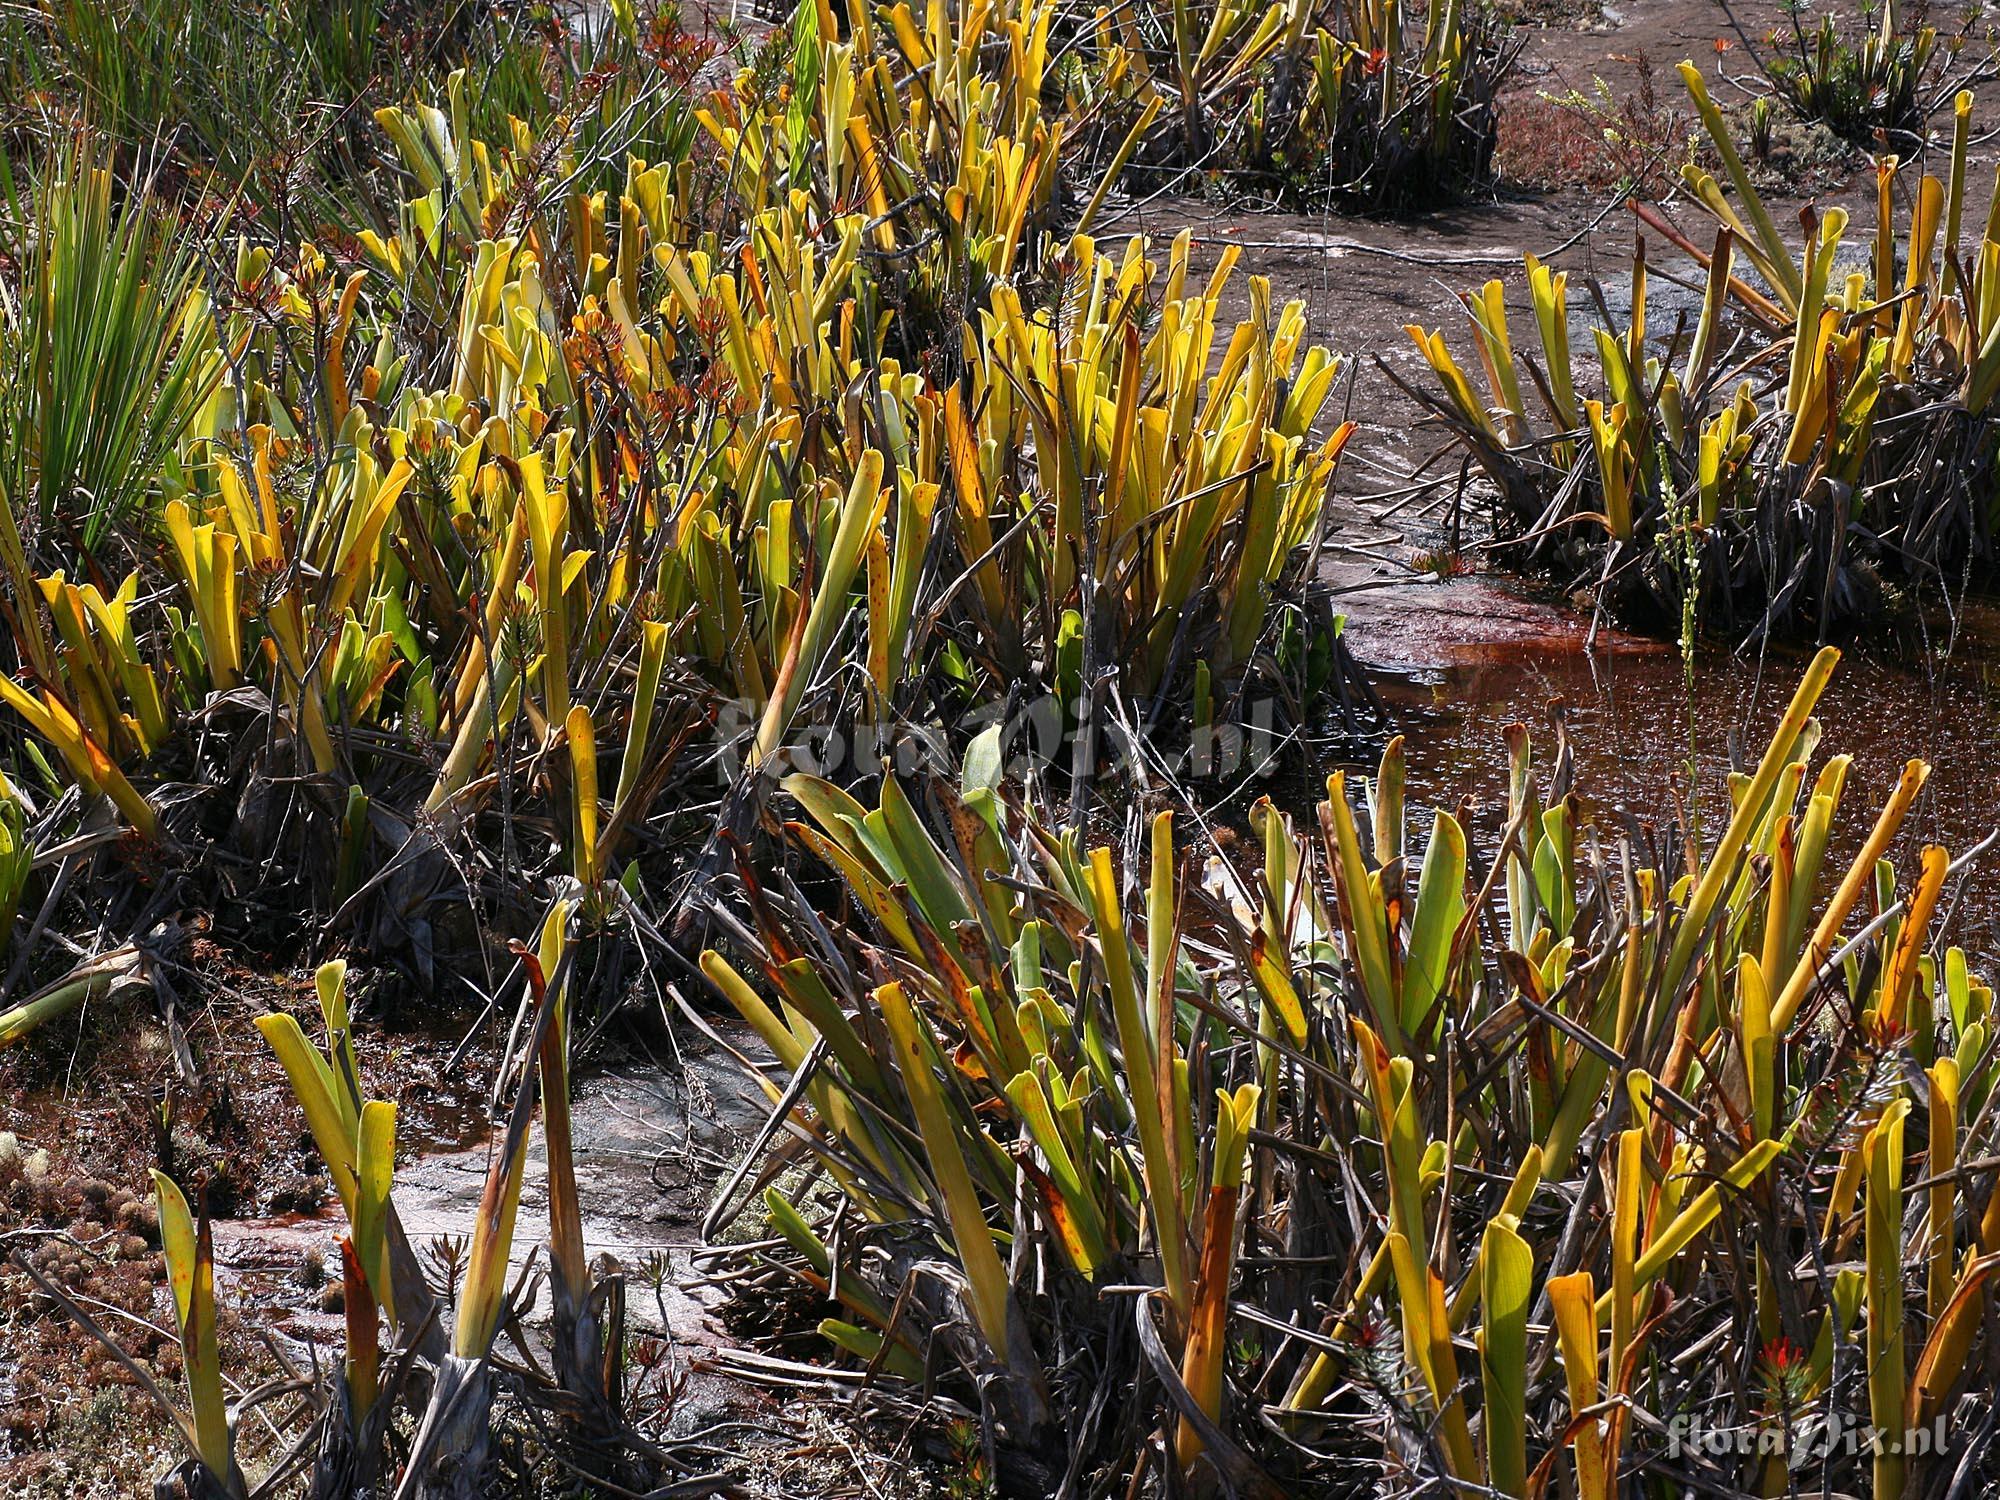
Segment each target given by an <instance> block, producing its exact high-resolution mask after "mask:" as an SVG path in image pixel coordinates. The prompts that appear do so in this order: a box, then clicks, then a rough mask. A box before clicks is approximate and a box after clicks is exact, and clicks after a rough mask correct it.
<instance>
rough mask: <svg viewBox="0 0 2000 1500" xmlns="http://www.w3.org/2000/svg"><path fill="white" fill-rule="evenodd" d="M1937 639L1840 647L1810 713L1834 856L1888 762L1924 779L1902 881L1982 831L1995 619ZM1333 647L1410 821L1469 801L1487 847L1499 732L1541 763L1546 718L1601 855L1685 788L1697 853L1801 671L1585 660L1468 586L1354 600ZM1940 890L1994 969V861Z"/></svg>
mask: <svg viewBox="0 0 2000 1500" xmlns="http://www.w3.org/2000/svg"><path fill="white" fill-rule="evenodd" d="M1952 624H1953V621H1952V620H1951V619H1950V618H1949V617H1946V618H1942V619H1933V620H1931V621H1928V622H1926V623H1924V624H1921V625H1912V626H1909V627H1906V628H1904V629H1902V630H1900V631H1898V632H1897V638H1896V639H1895V640H1893V641H1887V642H1882V643H1874V642H1871V643H1868V644H1854V643H1850V644H1848V645H1847V646H1846V647H1845V648H1844V653H1843V657H1842V661H1841V665H1840V668H1839V670H1838V671H1837V672H1836V673H1835V675H1834V678H1833V682H1832V685H1831V686H1830V687H1829V689H1828V690H1827V693H1826V695H1825V696H1824V697H1823V698H1822V699H1821V700H1820V706H1819V710H1818V717H1819V720H1820V723H1821V726H1822V730H1823V733H1822V736H1821V739H1820V747H1819V751H1818V753H1817V755H1816V757H1815V762H1814V764H1815V768H1816V767H1817V766H1818V765H1820V764H1823V763H1824V761H1825V759H1826V757H1828V756H1830V755H1833V754H1846V755H1849V756H1851V757H1853V762H1854V765H1853V770H1852V771H1851V773H1850V775H1849V777H1848V782H1847V789H1846V791H1845V793H1844V795H1843V797H1842V801H1841V809H1840V830H1839V839H1838V845H1837V847H1838V848H1843V849H1845V851H1846V852H1847V853H1848V854H1849V855H1850V856H1851V854H1852V852H1853V850H1854V849H1855V848H1857V847H1858V846H1859V844H1860V842H1861V840H1862V838H1863V837H1865V835H1866V833H1867V830H1868V828H1869V827H1870V826H1872V824H1873V822H1874V819H1875V815H1876V814H1877V812H1879V811H1880V808H1881V805H1882V802H1883V800H1884V799H1885V798H1886V797H1887V795H1888V793H1889V791H1890V788H1891V787H1892V786H1893V784H1894V782H1895V778H1896V776H1897V775H1898V773H1899V772H1900V771H1901V769H1902V766H1903V764H1904V762H1905V761H1906V760H1908V759H1910V758H1911V757H1920V758H1922V759H1924V760H1926V761H1928V762H1929V763H1930V765H1931V775H1930V780H1929V782H1928V783H1927V784H1926V786H1925V789H1924V793H1923V796H1922V799H1921V801H1920V802H1919V803H1918V805H1917V807H1916V809H1915V810H1914V811H1913V812H1912V814H1911V816H1910V818H1909V819H1908V821H1907V822H1906V823H1905V826H1904V834H1903V837H1902V839H1901V840H1900V841H1899V844H1898V846H1897V849H1896V851H1895V858H1896V866H1897V873H1898V876H1899V878H1900V879H1903V880H1907V879H1908V878H1909V876H1910V875H1911V874H1912V873H1913V871H1914V868H1915V856H1916V850H1917V847H1918V846H1919V845H1920V844H1922V843H1931V842H1935V843H1941V844H1943V845H1944V846H1945V847H1946V848H1947V849H1948V850H1950V851H1951V852H1952V854H1953V855H1954V857H1955V856H1956V855H1957V854H1959V853H1960V852H1962V851H1964V850H1966V849H1969V848H1970V847H1972V846H1973V845H1974V844H1976V843H1977V842H1979V840H1981V839H1983V838H1984V837H1985V836H1986V835H1987V834H1989V833H1990V832H1992V831H1993V829H1994V828H1995V827H1996V826H2000V607H1995V606H1994V605H1992V604H1986V603H1977V602H1975V603H1973V604H1970V605H1968V606H1966V607H1965V608H1964V609H1962V610H1961V611H1960V612H1959V613H1958V615H1957V619H1956V629H1955V630H1953V629H1952ZM1348 629H1349V635H1350V640H1351V643H1352V645H1353V648H1354V651H1355V654H1356V655H1357V656H1358V657H1359V658H1360V659H1361V660H1362V661H1364V662H1366V663H1368V664H1369V665H1370V666H1371V667H1372V668H1373V669H1374V672H1375V675H1376V679H1377V681H1378V683H1379V685H1380V687H1381V690H1382V693H1383V696H1384V698H1385V699H1386V700H1387V701H1388V703H1389V705H1390V707H1391V710H1392V711H1393V713H1394V714H1395V716H1396V720H1397V727H1398V728H1399V729H1400V730H1401V732H1402V733H1403V734H1404V736H1405V739H1406V744H1407V760H1408V767H1409V803H1410V806H1411V807H1412V809H1416V808H1419V807H1427V806H1444V807H1448V808H1451V807H1456V806H1457V805H1458V804H1459V803H1460V802H1462V801H1466V800H1468V799H1469V800H1470V801H1471V802H1472V803H1473V804H1474V816H1473V819H1472V824H1473V827H1474V829H1475V830H1479V831H1483V832H1484V833H1485V835H1486V838H1487V842H1488V844H1489V845H1490V843H1491V841H1492V840H1493V839H1494V838H1497V836H1498V834H1499V832H1500V830H1501V828H1502V826H1503V824H1504V821H1505V819H1504V810H1505V803H1506V782H1507V772H1506V756H1505V751H1504V748H1503V746H1502V742H1501V732H1502V730H1503V729H1504V728H1505V726H1507V725H1508V724H1510V723H1514V722H1516V721H1519V722H1521V723H1524V724H1526V725H1528V726H1529V728H1530V730H1531V731H1532V732H1533V735H1534V739H1535V743H1536V746H1537V754H1538V763H1540V764H1543V765H1546V763H1547V756H1548V755H1549V754H1551V753H1552V751H1553V745H1554V738H1555V737H1554V732H1553V730H1552V728H1551V724H1550V712H1551V709H1552V708H1553V707H1556V706H1559V707H1560V708H1561V710H1562V712H1563V713H1564V716H1565V719H1566V722H1567V724H1568V727H1569V738H1570V743H1571V747H1572V750H1573V753H1574V756H1575V763H1576V789H1577V791H1578V793H1579V795H1581V796H1582V797H1583V798H1584V799H1585V801H1586V803H1587V804H1588V806H1589V809H1590V811H1591V812H1592V813H1593V815H1594V817H1595V820H1596V822H1597V824H1598V826H1599V828H1600V829H1601V830H1603V832H1604V836H1605V837H1606V838H1607V839H1610V838H1615V836H1616V833H1617V831H1618V829H1619V827H1620V825H1621V824H1622V821H1623V820H1622V818H1620V817H1619V816H1617V815H1619V814H1629V815H1630V816H1631V817H1632V818H1634V819H1636V820H1637V821H1638V822H1639V823H1641V824H1648V825H1652V826H1653V827H1654V828H1656V829H1658V830H1659V831H1660V832H1661V833H1662V834H1663V835H1667V834H1668V833H1669V830H1671V829H1672V828H1673V827H1674V826H1675V825H1676V819H1677V813H1678V811H1679V810H1680V809H1683V808H1685V807H1686V806H1687V804H1688V801H1689V796H1690V788H1692V792H1693V795H1694V798H1695V808H1696V812H1697V815H1698V817H1699V819H1700V824H1701V827H1702V828H1703V829H1704V831H1705V833H1706V835H1707V837H1708V838H1709V839H1713V837H1714V836H1715V834H1716V833H1717V832H1719V830H1720V826H1721V823H1722V822H1723V821H1724V820H1725V819H1726V811H1727V807H1728V800H1727V793H1726V790H1725V777H1726V775H1727V773H1728V771H1729V768H1730V766H1731V764H1732V762H1734V763H1737V764H1741V765H1745V766H1748V765H1754V763H1755V762H1756V760H1757V758H1758V757H1759V756H1760V755H1761V754H1762V753H1763V750H1764V748H1765V746H1766V744H1767V743H1768V742H1769V737H1770V733H1771V730H1772V728H1773V726H1774V725H1775V723H1776V722H1777V719H1778V717H1779V715H1780V714H1781V713H1782V712H1783V711H1784V707H1785V704H1786V703H1787V702H1788V701H1789V700H1790V697H1791V694H1792V691H1793V689H1794V688H1795V687H1796V686H1797V684H1798V679H1799V677H1800V674H1801V673H1802V672H1803V671H1804V669H1805V666H1806V664H1807V662H1808V661H1809V660H1810V659H1811V652H1810V651H1809V650H1802V649H1797V648H1791V647H1783V648H1781V647H1775V646H1774V647H1771V648H1769V649H1768V650H1765V651H1763V652H1761V653H1758V652H1754V651H1753V652H1751V653H1748V654H1735V653H1730V652H1727V651H1722V650H1716V649H1705V650H1702V651H1700V652H1698V653H1697V655H1696V657H1695V660H1694V662H1693V664H1692V668H1691V669H1690V667H1689V664H1688V663H1686V662H1685V661H1684V660H1683V658H1682V655H1681V652H1680V649H1679V648H1678V646H1676V645H1673V644H1671V643H1659V642H1650V641H1640V640H1636V639H1634V638H1632V637H1629V636H1621V635H1618V634H1616V633H1615V632H1609V631H1600V633H1599V635H1598V638H1597V640H1596V642H1595V643H1594V645H1593V646H1592V648H1591V649H1586V635H1587V629H1588V620H1587V619H1586V618H1584V617H1581V616H1578V615H1576V614H1575V613H1573V612H1571V611H1569V610H1565V609H1561V608H1558V607H1555V606H1552V605H1546V604H1542V603H1539V602H1536V601H1533V600H1531V599H1527V598H1524V597H1522V596H1521V595H1520V594H1518V593H1516V592H1514V591H1513V590H1511V589H1510V588H1508V587H1506V586H1504V585H1501V584H1498V583H1496V582H1492V581H1489V580H1487V579H1485V578H1465V579H1459V580H1455V581H1453V582H1450V583H1444V584H1436V585H1429V586H1424V585H1412V586H1402V587H1396V588H1392V589H1386V590H1382V591H1379V592H1374V593H1363V594H1358V595H1356V596H1354V598H1353V599H1352V601H1351V603H1350V615H1349V626H1348ZM1691 765H1692V767H1693V768H1694V770H1693V775H1692V777H1691V776H1690V769H1689V768H1690V766H1691ZM1322 794H1323V793H1322ZM1411 821H1412V833H1413V834H1421V833H1422V832H1423V831H1424V828H1425V826H1426V825H1427V821H1428V820H1427V818H1424V819H1419V818H1418V817H1416V816H1415V815H1414V813H1413V815H1412V820H1411ZM1955 884H1956V889H1957V898H1958V899H1957V902H1956V905H1955V908H1954V909H1953V910H1952V912H1951V917H1950V921H1951V926H1950V938H1951V940H1952V941H1955V942H1958V943H1961V944H1963V945H1964V946H1965V947H1966V948H1967V949H1968V950H1969V951H1973V952H1977V953H1982V954H1985V955H1987V956H1989V957H1990V956H1992V955H1995V954H2000V848H1996V849H1995V850H1993V851H1990V852H1989V853H1987V854H1986V855H1985V856H1984V858H1983V859H1982V860H1981V861H1979V862H1978V863H1976V864H1975V865H1974V866H1973V867H1972V868H1970V869H1969V870H1968V871H1967V872H1966V873H1965V875H1964V876H1963V877H1962V878H1961V879H1960V880H1959V881H1957V882H1956V883H1955Z"/></svg>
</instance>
